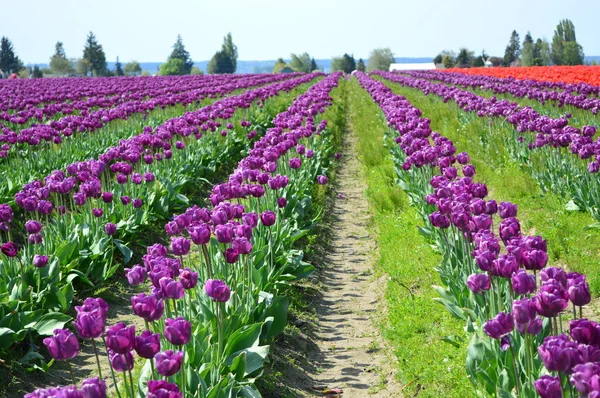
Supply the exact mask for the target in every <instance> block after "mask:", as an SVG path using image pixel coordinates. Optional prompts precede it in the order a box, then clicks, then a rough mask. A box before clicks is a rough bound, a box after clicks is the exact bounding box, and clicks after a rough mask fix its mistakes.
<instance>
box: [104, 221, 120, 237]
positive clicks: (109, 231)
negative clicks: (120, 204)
mask: <svg viewBox="0 0 600 398" xmlns="http://www.w3.org/2000/svg"><path fill="white" fill-rule="evenodd" d="M104 232H106V235H109V236H112V235H114V234H116V233H117V226H116V224H113V223H111V222H109V223H107V224H106V225H105V226H104Z"/></svg>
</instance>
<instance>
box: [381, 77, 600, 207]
mask: <svg viewBox="0 0 600 398" xmlns="http://www.w3.org/2000/svg"><path fill="white" fill-rule="evenodd" d="M377 73H378V74H379V75H381V76H382V77H384V78H386V79H388V80H390V81H392V82H395V83H400V84H402V85H404V86H407V87H411V88H416V89H418V90H421V91H423V92H424V93H425V94H427V95H428V94H435V95H437V96H439V97H440V98H442V99H443V100H444V102H447V101H449V100H454V101H455V102H456V104H457V105H458V106H459V107H460V108H461V109H462V110H463V111H465V112H468V113H471V114H473V115H476V117H487V118H492V119H496V118H498V119H500V120H502V121H506V122H508V125H509V126H514V128H513V129H511V130H510V131H512V136H511V137H507V140H506V143H507V146H508V147H509V149H510V150H511V152H512V154H513V157H514V158H515V159H517V160H520V161H523V160H525V161H527V160H528V159H529V158H530V157H532V155H535V152H536V151H539V152H540V154H539V156H536V159H537V161H538V162H539V163H541V165H540V166H539V167H538V170H537V171H536V172H535V173H534V177H535V178H536V180H537V181H538V183H539V184H540V185H541V186H542V187H543V188H544V189H546V190H552V191H555V192H559V193H560V194H562V195H565V196H568V197H569V198H571V199H572V200H573V201H574V204H576V205H577V206H578V207H579V208H581V209H586V210H588V211H589V212H590V213H591V214H592V216H593V217H595V218H596V219H600V211H599V209H600V184H599V181H598V179H597V177H596V175H595V173H597V172H598V171H600V160H599V158H598V155H599V154H600V145H598V141H597V140H594V138H593V137H594V136H595V134H596V127H594V126H584V127H583V128H581V129H578V128H575V127H572V126H570V125H569V120H568V118H567V117H561V118H558V119H553V118H550V117H548V116H541V115H540V114H539V113H537V112H535V111H534V110H532V109H531V108H528V107H520V106H519V105H518V104H517V103H515V102H511V101H507V100H502V101H497V100H495V99H493V98H492V99H488V98H484V97H481V96H479V95H476V94H474V93H472V92H469V91H465V90H461V89H458V88H456V87H448V86H446V85H444V84H439V83H432V82H429V81H427V80H423V79H417V78H413V77H407V76H400V75H397V74H391V73H387V72H377ZM567 116H568V115H567ZM525 132H532V133H535V138H533V137H532V136H530V135H527V134H524V133H525ZM571 155H576V156H571ZM592 159H593V160H592Z"/></svg>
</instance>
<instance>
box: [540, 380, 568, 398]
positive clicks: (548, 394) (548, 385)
mask: <svg viewBox="0 0 600 398" xmlns="http://www.w3.org/2000/svg"><path fill="white" fill-rule="evenodd" d="M533 384H534V385H535V389H536V390H537V392H538V394H540V397H541V398H563V392H562V387H561V385H560V379H559V378H558V376H549V375H544V376H542V377H540V378H539V379H537V380H536V381H535V382H534V383H533Z"/></svg>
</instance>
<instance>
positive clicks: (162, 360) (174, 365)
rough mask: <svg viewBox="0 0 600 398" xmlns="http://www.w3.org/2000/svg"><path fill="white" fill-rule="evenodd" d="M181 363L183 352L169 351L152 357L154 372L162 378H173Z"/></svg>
mask: <svg viewBox="0 0 600 398" xmlns="http://www.w3.org/2000/svg"><path fill="white" fill-rule="evenodd" d="M182 361H183V352H181V351H177V352H173V351H171V350H167V351H162V352H159V353H158V354H156V355H155V356H154V362H155V363H156V370H157V371H158V373H160V374H161V375H163V376H166V377H169V376H173V375H174V374H175V373H177V372H178V371H179V368H180V367H181V363H182Z"/></svg>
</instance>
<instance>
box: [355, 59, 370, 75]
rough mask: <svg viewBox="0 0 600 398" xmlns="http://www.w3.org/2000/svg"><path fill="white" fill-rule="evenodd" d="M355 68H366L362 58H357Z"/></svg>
mask: <svg viewBox="0 0 600 398" xmlns="http://www.w3.org/2000/svg"><path fill="white" fill-rule="evenodd" d="M356 70H359V71H361V72H364V71H366V70H367V67H366V66H365V61H363V59H362V58H361V59H359V60H358V64H356Z"/></svg>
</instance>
